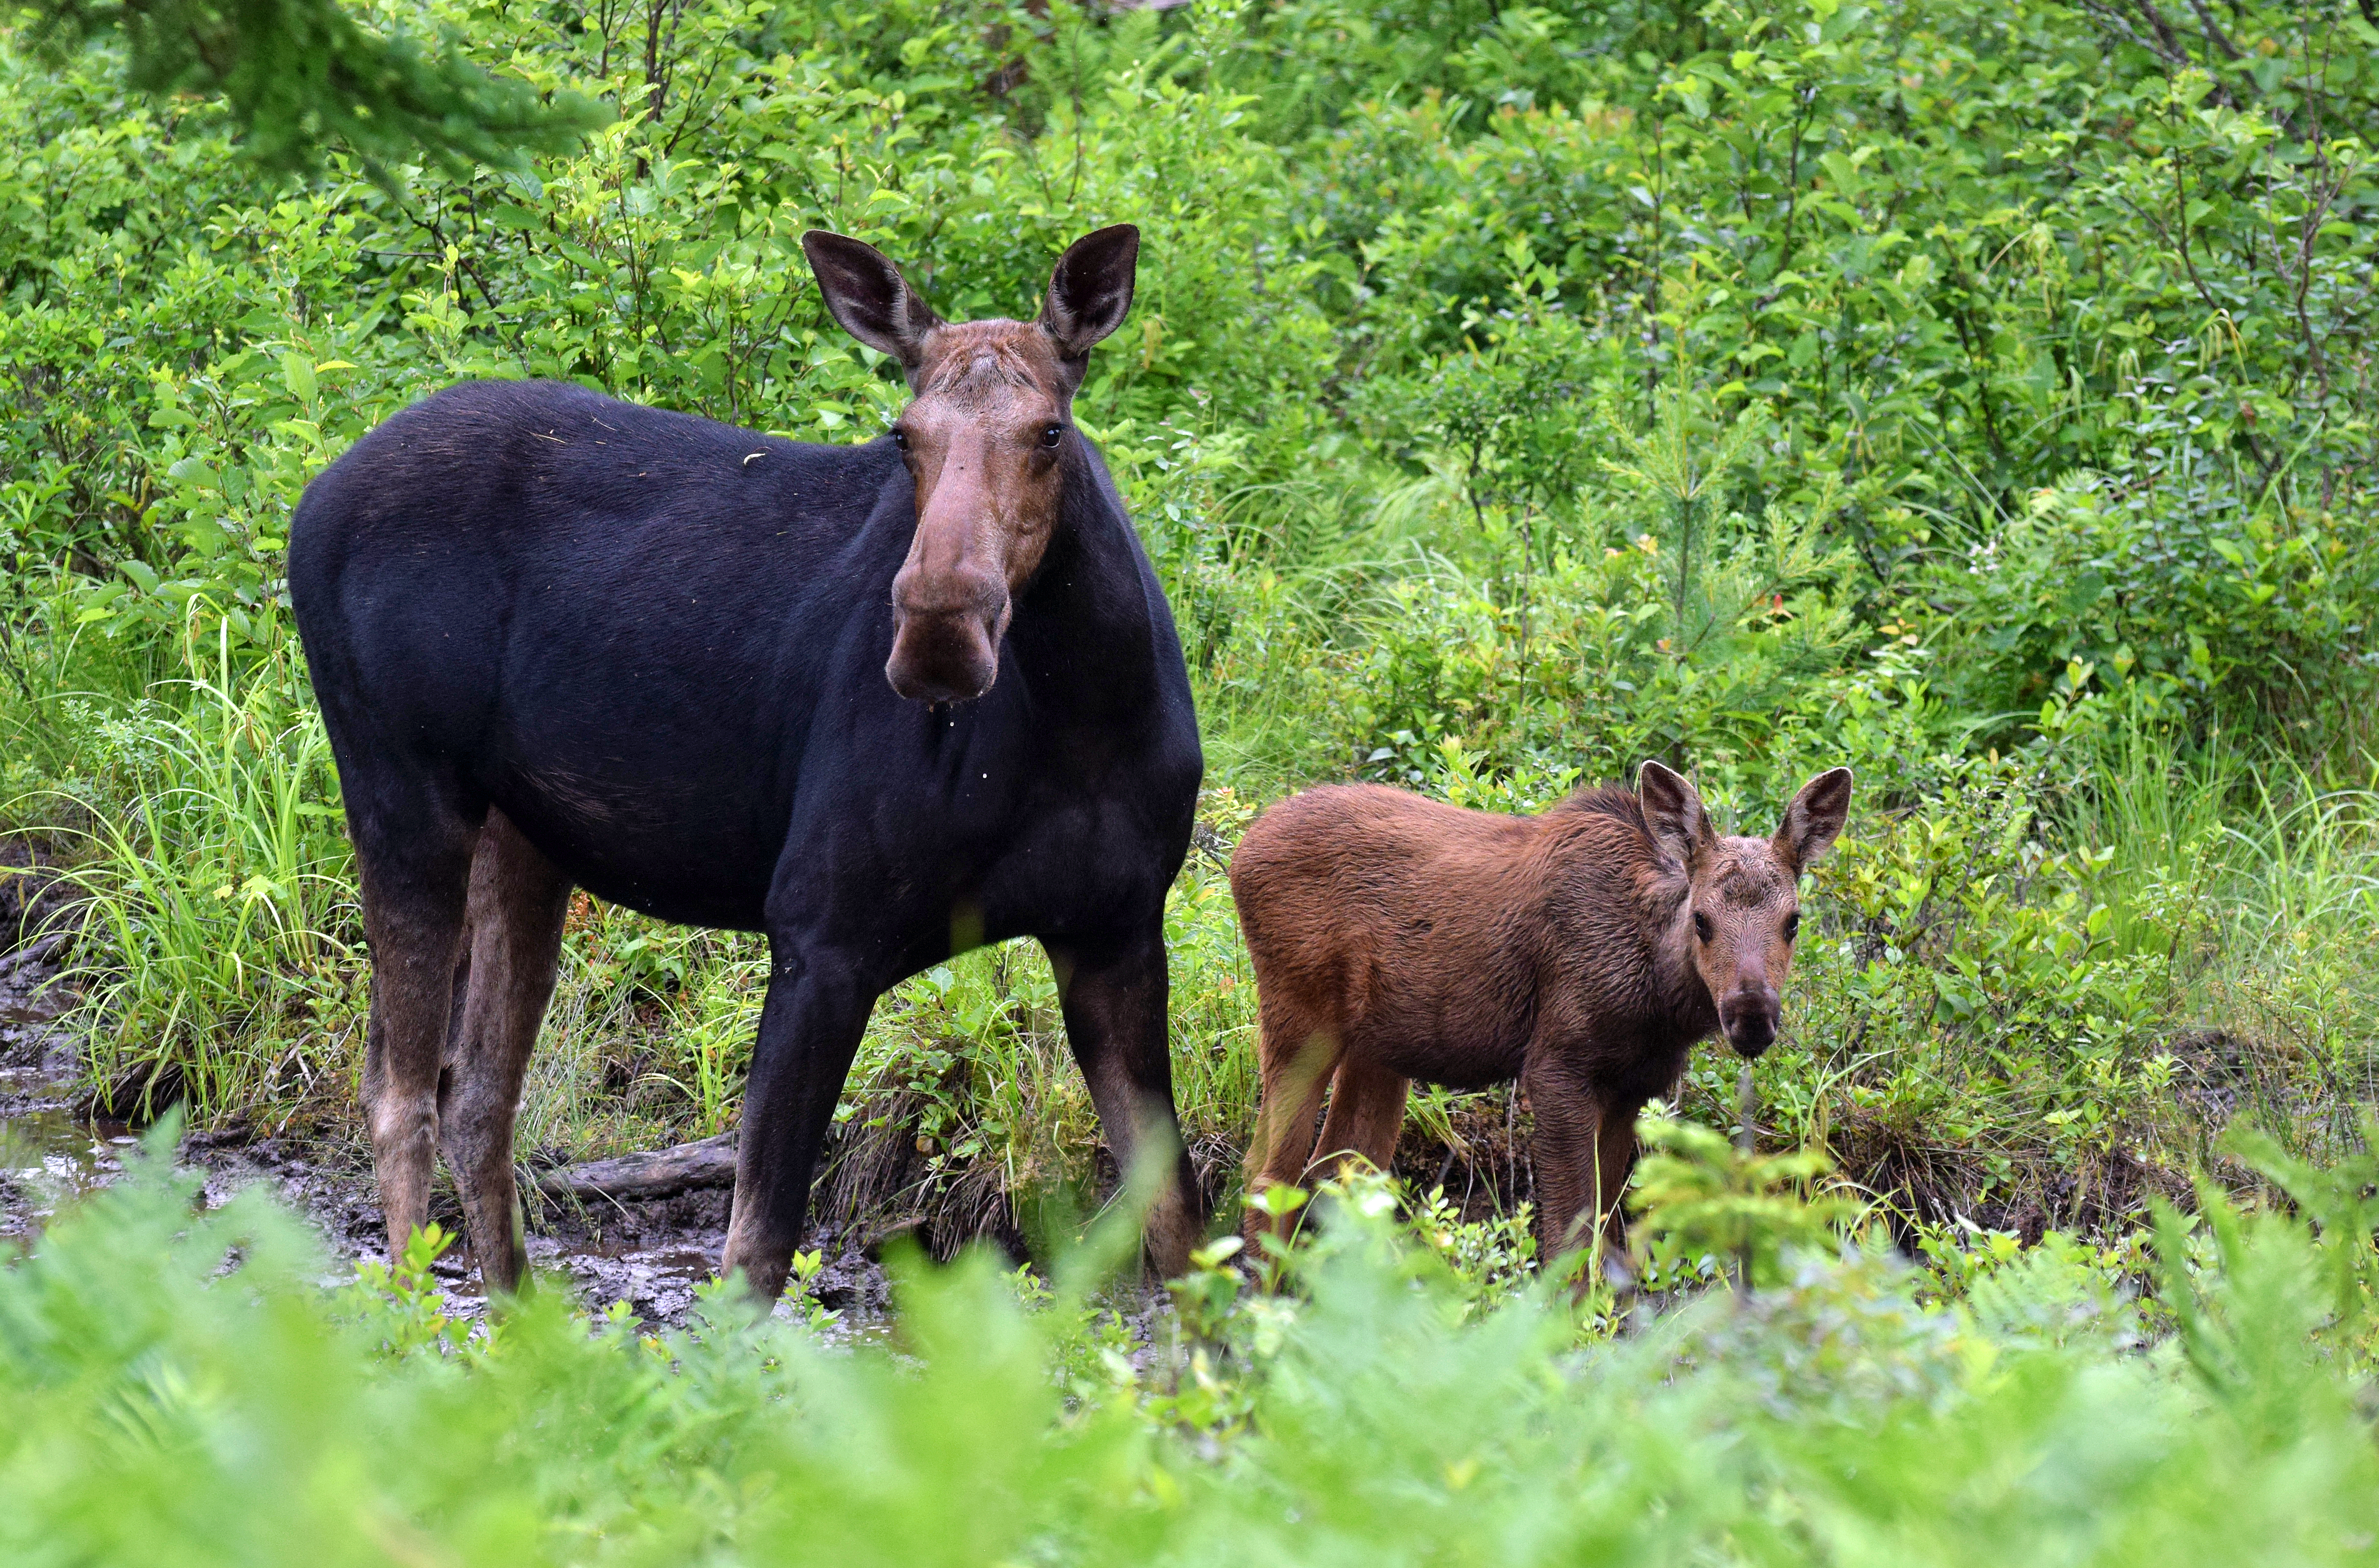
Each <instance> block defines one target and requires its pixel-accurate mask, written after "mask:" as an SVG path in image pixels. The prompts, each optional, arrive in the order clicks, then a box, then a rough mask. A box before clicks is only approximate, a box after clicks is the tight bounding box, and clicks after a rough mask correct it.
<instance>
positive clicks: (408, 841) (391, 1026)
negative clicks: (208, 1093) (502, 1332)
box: [346, 779, 478, 1264]
mask: <svg viewBox="0 0 2379 1568" xmlns="http://www.w3.org/2000/svg"><path fill="white" fill-rule="evenodd" d="M346 782H347V787H348V802H349V804H348V824H349V828H350V831H351V833H352V834H353V837H354V838H355V844H356V871H357V873H358V875H359V879H360V881H361V883H362V890H363V905H364V934H365V936H366V937H367V939H368V941H369V942H370V944H371V1018H370V1021H369V1023H368V1025H367V1026H366V1028H365V1034H364V1081H363V1101H364V1113H365V1116H366V1118H367V1121H368V1126H369V1127H370V1129H371V1142H372V1168H373V1172H374V1174H375V1175H376V1176H377V1177H378V1178H379V1184H380V1212H381V1213H382V1214H383V1215H384V1216H385V1217H386V1219H387V1222H388V1256H389V1261H390V1263H391V1264H394V1263H395V1262H396V1260H398V1259H400V1258H402V1257H403V1256H404V1255H405V1246H406V1244H407V1243H408V1242H409V1241H411V1240H412V1237H413V1233H414V1232H415V1231H416V1230H417V1229H419V1228H420V1227H421V1225H422V1224H424V1223H426V1222H427V1221H428V1219H429V1177H430V1173H431V1169H432V1166H433V1164H434V1162H435V1160H436V1158H437V1153H436V1150H437V1140H438V1077H439V1067H440V1059H441V1055H443V1048H444V1045H445V1042H446V1022H447V1018H448V1016H449V1014H450V1012H451V1010H452V1007H453V995H454V989H455V978H456V976H455V971H456V965H457V963H458V961H459V959H461V956H462V949H463V921H464V904H465V886H466V882H467V878H468V877H469V874H470V867H471V854H472V850H473V847H474V844H475V842H476V840H477V837H478V833H477V828H475V827H473V826H470V824H469V823H468V822H467V821H466V820H465V819H464V818H463V816H462V814H460V813H459V812H457V811H454V810H453V809H451V808H450V807H448V806H447V805H446V803H445V802H439V801H437V800H436V799H435V796H434V794H433V792H432V791H431V790H429V789H428V788H426V787H425V788H423V789H421V790H419V791H418V792H413V791H400V790H386V789H383V790H380V791H377V792H376V791H374V790H371V789H370V787H369V786H368V785H367V784H366V783H365V782H364V781H362V780H356V779H349V780H347V781H346ZM375 793H377V794H378V795H379V798H377V799H375V798H374V795H375Z"/></svg>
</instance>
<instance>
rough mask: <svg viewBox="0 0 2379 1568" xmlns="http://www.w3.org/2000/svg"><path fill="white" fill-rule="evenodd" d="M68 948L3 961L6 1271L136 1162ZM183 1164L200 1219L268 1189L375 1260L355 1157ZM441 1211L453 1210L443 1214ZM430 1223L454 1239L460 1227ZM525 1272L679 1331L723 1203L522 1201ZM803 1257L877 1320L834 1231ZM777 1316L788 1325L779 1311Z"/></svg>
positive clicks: (207, 1141) (180, 1160)
mask: <svg viewBox="0 0 2379 1568" xmlns="http://www.w3.org/2000/svg"><path fill="white" fill-rule="evenodd" d="M62 946H63V938H62V937H59V936H50V937H45V938H42V939H41V940H38V941H35V942H34V943H32V944H30V946H26V947H19V948H18V949H16V950H15V951H13V952H0V1261H5V1260H6V1259H7V1258H8V1257H10V1256H12V1255H15V1254H19V1253H22V1252H25V1251H28V1250H31V1249H36V1248H39V1246H40V1237H41V1233H42V1229H43V1228H44V1227H45V1226H46V1225H47V1224H50V1223H51V1221H52V1220H53V1219H54V1218H55V1217H56V1216H57V1215H58V1214H59V1213H60V1212H65V1211H66V1210H68V1209H70V1208H71V1207H72V1206H73V1205H74V1204H75V1203H77V1202H78V1201H81V1200H84V1199H86V1198H88V1197H89V1196H90V1195H91V1193H93V1192H95V1191H97V1190H99V1189H101V1188H104V1187H105V1186H107V1184H108V1183H110V1182H111V1181H114V1180H115V1179H116V1178H117V1177H119V1176H121V1175H122V1174H123V1171H124V1165H125V1162H126V1160H127V1159H128V1158H131V1157H133V1156H134V1155H135V1154H137V1152H138V1149H139V1142H140V1140H139V1137H138V1136H137V1134H136V1129H135V1128H132V1127H130V1126H128V1125H127V1124H126V1123H124V1122H121V1121H112V1120H107V1119H104V1118H100V1117H94V1116H92V1115H91V1110H90V1101H89V1098H88V1091H87V1085H86V1080H84V1078H83V1076H82V1071H81V1068H82V1062H81V1057H80V1053H79V1050H78V1041H77V1039H76V1036H75V1034H74V1032H73V1031H71V1030H70V1029H69V1028H68V1027H67V1025H66V1022H65V1021H64V1015H65V1014H66V1010H67V1007H68V1004H69V1003H70V1001H71V999H72V998H71V996H70V995H68V993H67V992H66V988H65V987H64V986H63V985H62V984H60V983H58V970H59V959H60V958H61V956H62V954H61V948H62ZM175 1161H176V1163H177V1164H180V1165H181V1166H183V1167H185V1168H186V1169H187V1170H189V1171H191V1172H192V1173H194V1174H196V1175H197V1176H199V1177H200V1179H201V1180H202V1182H203V1184H204V1186H203V1188H202V1191H203V1193H204V1197H205V1200H206V1202H207V1203H208V1204H209V1206H211V1207H212V1206H218V1205H221V1204H223V1203H224V1202H227V1201H228V1200H230V1199H231V1198H232V1196H233V1195H234V1194H235V1193H238V1192H241V1191H244V1190H246V1189H248V1188H252V1187H256V1186H260V1185H261V1186H264V1187H266V1188H268V1189H269V1190H271V1191H272V1193H274V1194H275V1195H276V1196H277V1197H278V1198H279V1199H280V1200H281V1201H282V1202H283V1203H284V1205H285V1206H287V1207H288V1208H289V1209H290V1210H291V1211H293V1212H296V1213H298V1214H301V1215H303V1216H304V1217H305V1218H306V1219H307V1220H308V1222H309V1223H310V1224H312V1225H313V1227H314V1229H315V1231H316V1232H317V1233H318V1234H319V1235H320V1237H321V1239H322V1244H323V1246H324V1248H326V1249H327V1250H328V1251H329V1252H330V1253H331V1255H332V1257H333V1258H335V1259H339V1260H373V1261H381V1262H384V1261H386V1260H387V1254H386V1240H385V1237H384V1236H383V1235H382V1229H381V1227H382V1221H381V1216H380V1203H379V1200H378V1197H377V1194H376V1193H375V1191H374V1188H373V1185H372V1180H371V1172H370V1168H369V1165H368V1162H366V1161H365V1160H364V1159H363V1158H362V1156H361V1153H360V1151H358V1150H356V1149H353V1148H348V1147H343V1146H342V1147H324V1146H320V1145H312V1144H306V1143H300V1142H298V1141H296V1140H287V1139H281V1138H257V1139H252V1140H251V1139H248V1138H247V1137H246V1136H245V1135H230V1136H226V1135H223V1134H211V1133H199V1134H194V1135H192V1136H190V1137H187V1138H185V1139H183V1140H182V1141H181V1143H180V1146H179V1147H178V1149H177V1150H176V1152H175ZM450 1208H451V1205H450ZM434 1217H437V1218H439V1219H441V1221H442V1223H444V1224H446V1226H447V1227H448V1228H449V1229H450V1230H452V1229H454V1228H456V1223H457V1220H458V1219H459V1215H458V1214H457V1213H455V1212H445V1213H442V1214H438V1215H436V1216H434ZM530 1229H531V1235H530V1237H529V1243H528V1249H529V1261H530V1266H531V1267H532V1268H533V1269H534V1270H536V1271H537V1272H538V1273H539V1274H540V1275H542V1276H544V1277H546V1278H548V1279H554V1280H558V1281H566V1282H567V1285H568V1287H569V1288H570V1289H572V1290H574V1292H575V1293H576V1294H577V1295H578V1296H579V1297H580V1298H581V1299H582V1300H583V1301H585V1302H586V1304H587V1305H588V1306H589V1307H590V1308H595V1309H601V1308H604V1307H608V1306H609V1305H610V1304H611V1303H612V1302H615V1301H624V1302H626V1303H627V1304H628V1305H629V1307H630V1308H631V1309H634V1311H635V1312H636V1314H637V1315H638V1316H639V1317H641V1318H643V1319H645V1320H646V1321H648V1322H650V1323H653V1324H656V1325H670V1326H674V1325H677V1324H681V1323H683V1322H684V1321H686V1319H687V1318H688V1316H689V1315H690V1314H691V1313H692V1312H693V1310H694V1306H695V1296H694V1291H695V1287H696V1286H698V1285H701V1284H703V1283H704V1282H705V1281H706V1280H708V1279H709V1278H710V1277H711V1274H712V1272H713V1271H714V1270H715V1269H716V1268H717V1266H718V1260H719V1251H720V1248H722V1247H723V1246H724V1244H725V1241H726V1231H727V1193H726V1191H725V1190H724V1189H723V1188H705V1189H697V1190H693V1191H688V1192H682V1193H680V1194H677V1195H675V1196H672V1197H669V1198H665V1199H658V1200H651V1201H644V1202H633V1201H632V1202H617V1201H598V1202H594V1203H586V1202H578V1201H573V1200H558V1199H552V1198H547V1197H544V1196H543V1195H542V1194H534V1193H533V1194H532V1205H531V1215H530ZM807 1245H808V1246H809V1247H810V1248H816V1249H817V1250H819V1251H820V1252H821V1253H823V1254H824V1255H825V1256H826V1257H827V1259H828V1260H829V1261H828V1262H827V1266H826V1267H825V1269H824V1270H822V1271H821V1272H820V1273H819V1275H818V1278H817V1280H816V1282H815V1286H814V1290H813V1294H815V1296H816V1297H817V1298H818V1300H819V1301H820V1302H821V1303H822V1304H823V1305H825V1306H826V1307H827V1308H830V1309H834V1310H835V1311H837V1312H839V1313H840V1314H841V1315H842V1322H841V1326H842V1327H843V1328H845V1329H846V1330H859V1329H863V1328H864V1327H866V1326H868V1325H870V1324H872V1323H874V1322H876V1321H880V1320H881V1319H882V1317H883V1315H884V1312H885V1309H886V1305H887V1297H888V1292H887V1286H886V1281H885V1275H884V1271H883V1269H882V1268H881V1267H879V1266H878V1265H877V1264H876V1261H875V1260H873V1259H872V1258H870V1257H869V1256H868V1254H867V1252H866V1250H865V1249H863V1248H861V1247H860V1246H859V1245H857V1244H856V1240H855V1238H851V1237H846V1236H839V1235H837V1234H836V1233H835V1232H834V1231H832V1230H830V1229H820V1230H817V1231H815V1232H814V1233H813V1234H812V1236H810V1238H809V1241H808V1243H807ZM436 1272H437V1273H438V1275H439V1277H440V1278H441V1281H442V1282H443V1284H444V1285H445V1288H446V1292H447V1295H448V1297H449V1299H450V1301H451V1303H452V1305H453V1309H454V1311H455V1312H456V1313H457V1314H459V1315H461V1316H464V1317H470V1316H475V1315H476V1314H477V1311H478V1309H479V1305H480V1300H479V1295H478V1285H477V1279H476V1277H475V1276H473V1275H471V1274H470V1272H469V1271H468V1270H467V1268H465V1266H464V1264H463V1262H462V1260H460V1259H459V1258H457V1257H454V1256H452V1255H450V1256H449V1257H448V1258H446V1259H443V1260H441V1261H440V1262H439V1264H438V1266H437V1271H436ZM778 1312H779V1315H794V1314H795V1307H794V1304H793V1303H791V1302H780V1303H779V1306H778Z"/></svg>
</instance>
